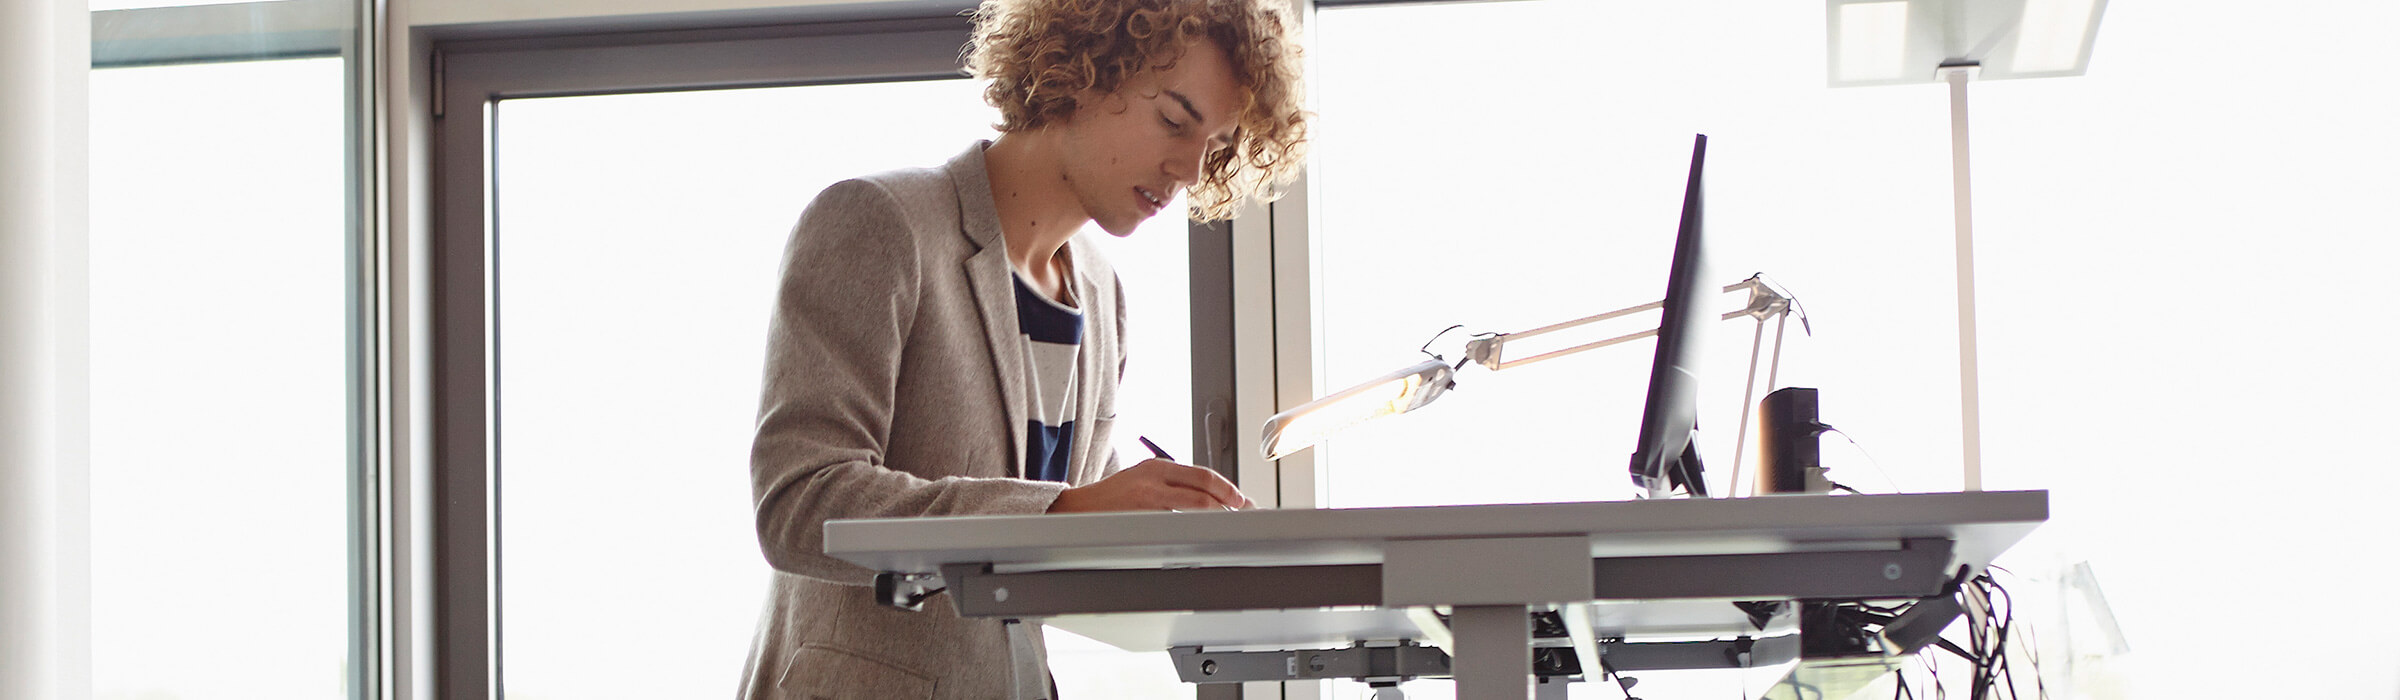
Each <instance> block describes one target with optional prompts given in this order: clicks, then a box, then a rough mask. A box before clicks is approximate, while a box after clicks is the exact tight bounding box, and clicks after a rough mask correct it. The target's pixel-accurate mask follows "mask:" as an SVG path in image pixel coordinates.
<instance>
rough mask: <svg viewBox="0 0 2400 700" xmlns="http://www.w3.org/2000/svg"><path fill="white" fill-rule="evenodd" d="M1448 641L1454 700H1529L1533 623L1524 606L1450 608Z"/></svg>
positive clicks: (1530, 694)
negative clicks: (1455, 685) (1453, 682)
mask: <svg viewBox="0 0 2400 700" xmlns="http://www.w3.org/2000/svg"><path fill="white" fill-rule="evenodd" d="M1450 639H1451V643H1450V675H1451V677H1452V678H1454V679H1456V680H1457V681H1458V700H1531V698H1532V696H1533V691H1532V682H1533V623H1532V621H1531V620H1529V619H1527V616H1526V609H1525V606H1522V605H1460V606H1456V607H1453V608H1451V609H1450Z"/></svg>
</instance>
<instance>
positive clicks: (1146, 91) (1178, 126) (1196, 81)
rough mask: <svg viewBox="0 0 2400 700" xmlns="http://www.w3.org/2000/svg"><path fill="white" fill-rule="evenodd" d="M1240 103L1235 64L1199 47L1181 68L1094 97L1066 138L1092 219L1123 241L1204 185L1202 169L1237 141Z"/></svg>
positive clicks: (1071, 122)
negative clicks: (1196, 184) (1236, 113)
mask: <svg viewBox="0 0 2400 700" xmlns="http://www.w3.org/2000/svg"><path fill="white" fill-rule="evenodd" d="M1239 99H1240V92H1239V88H1237V87H1235V85H1234V82H1233V64H1232V62H1230V61H1228V60H1227V59H1226V58H1225V51H1224V49H1220V48H1217V45H1216V43H1215V42H1210V41H1205V40H1203V41H1196V42H1193V43H1192V44H1191V46H1190V47H1189V48H1187V49H1186V50H1185V51H1184V53H1183V58H1182V59H1180V60H1177V61H1176V62H1175V66H1174V67H1172V68H1169V69H1166V70H1155V69H1153V70H1149V71H1145V72H1143V73H1141V74H1139V75H1135V76H1133V77H1131V78H1128V79H1126V81H1125V83H1124V84H1123V85H1121V86H1119V89H1118V90H1117V92H1115V93H1111V94H1107V95H1096V96H1089V97H1087V98H1086V99H1084V100H1082V101H1081V103H1080V105H1079V106H1078V107H1077V108H1076V110H1075V113H1074V115H1073V116H1071V117H1069V118H1068V119H1067V121H1066V122H1065V123H1064V124H1061V125H1060V128H1061V129H1062V130H1063V133H1062V138H1061V141H1062V142H1063V144H1064V149H1063V150H1064V153H1065V156H1066V170H1065V173H1064V176H1065V178H1066V180H1067V185H1068V187H1069V188H1070V189H1072V190H1074V192H1075V198H1076V200H1077V201H1078V202H1080V203H1081V204H1082V205H1083V211H1084V213H1085V214H1087V215H1090V216H1091V217H1092V221H1093V222H1094V223H1097V224H1099V225H1100V228H1101V229H1102V230H1105V231H1107V232H1109V233H1110V234H1112V235H1116V236H1126V235H1129V234H1132V233H1133V229H1134V227H1135V226H1138V225H1140V224H1141V223H1142V222H1143V221H1146V220H1148V219H1149V218H1150V217H1151V216H1153V215H1155V214H1157V213H1158V212H1159V210H1160V209H1161V208H1163V207H1165V206H1166V204H1167V202H1168V201H1169V200H1172V199H1174V198H1175V196H1176V195H1177V194H1179V193H1181V192H1183V190H1184V189H1185V188H1188V187H1190V186H1192V184H1193V183H1194V182H1197V181H1198V180H1199V178H1200V163H1201V160H1202V159H1203V158H1206V157H1207V156H1208V154H1209V153H1212V152H1214V151H1216V149H1218V148H1222V147H1224V146H1225V145H1226V144H1227V143H1228V142H1229V141H1230V140H1231V139H1232V136H1233V129H1234V120H1233V109H1234V106H1235V105H1236V104H1237V102H1238V100H1239Z"/></svg>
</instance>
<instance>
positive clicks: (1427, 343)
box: [1417, 323, 1467, 360]
mask: <svg viewBox="0 0 2400 700" xmlns="http://www.w3.org/2000/svg"><path fill="white" fill-rule="evenodd" d="M1465 327H1467V324H1464V323H1453V324H1450V327H1449V328H1444V329H1442V332H1440V333H1435V334H1433V337H1431V338H1426V339H1425V344H1424V345H1419V346H1417V352H1421V353H1425V354H1427V355H1433V351H1431V350H1427V349H1426V348H1430V347H1433V341H1436V340H1441V339H1442V336H1445V335H1449V334H1450V332H1451V331H1455V330H1458V329H1461V328H1465ZM1433 359H1436V360H1439V359H1442V356H1440V355H1433Z"/></svg>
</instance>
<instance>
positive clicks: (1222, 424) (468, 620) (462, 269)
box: [390, 2, 1305, 698]
mask: <svg viewBox="0 0 2400 700" xmlns="http://www.w3.org/2000/svg"><path fill="white" fill-rule="evenodd" d="M971 6H972V5H971V3H960V2H943V3H937V4H933V5H925V4H919V3H890V4H889V6H883V7H868V8H865V9H859V8H857V7H851V8H819V9H814V10H810V11H806V12H801V13H798V14H792V13H780V12H779V13H768V14H763V15H762V14H756V13H751V14H744V15H741V16H739V17H733V18H728V17H724V16H721V15H705V14H697V15H679V16H672V17H665V18H662V17H658V16H649V17H642V18H635V19H627V20H621V21H612V20H602V19H578V20H568V21H554V22H536V23H520V24H514V25H507V26H477V27H463V28H461V27H452V28H443V29H420V30H418V31H417V32H415V36H412V37H411V41H410V47H409V50H410V51H411V52H412V54H418V55H422V56H423V57H424V58H425V59H426V61H425V63H424V65H429V67H430V68H431V71H430V73H427V74H426V75H425V78H426V80H425V81H424V82H423V83H421V85H422V86H423V87H422V92H417V93H414V95H413V97H414V98H415V99H414V100H412V102H413V103H414V104H413V109H414V110H416V111H415V113H413V114H409V115H404V116H405V117H406V118H407V119H409V120H410V122H409V126H408V128H407V129H406V130H405V131H406V132H407V136H408V137H411V138H423V139H425V141H426V142H427V143H428V144H429V145H428V150H427V152H426V153H425V156H426V160H427V162H428V164H429V165H430V167H428V168H425V169H424V170H423V171H422V174H424V175H425V177H426V178H427V179H426V180H423V181H411V182H409V183H408V184H409V185H410V186H413V187H422V188H423V190H421V191H422V192H423V194H422V195H416V196H421V197H423V198H424V199H421V200H420V199H414V198H411V199H409V200H408V201H409V205H410V211H409V212H407V213H406V214H407V215H414V216H422V217H425V219H426V220H427V221H428V222H429V228H430V230H429V231H426V232H423V233H422V234H419V235H421V237H422V240H421V241H419V242H416V243H412V244H411V245H410V247H409V250H408V251H407V252H406V253H405V254H404V255H405V256H406V264H408V265H409V266H410V267H411V268H413V269H416V270H418V272H415V273H403V274H402V275H400V276H399V277H398V278H397V279H400V280H402V281H401V282H398V283H397V288H395V289H393V290H392V291H391V294H392V295H393V298H394V299H397V300H403V301H401V302H399V303H398V304H396V305H395V306H396V307H398V308H396V309H395V311H394V312H393V313H395V315H397V316H402V317H406V318H409V319H410V321H409V322H410V323H411V324H412V325H415V326H416V327H417V328H418V329H419V330H417V331H416V332H415V333H414V334H413V335H412V336H411V337H410V338H408V339H404V340H402V341H401V345H403V346H405V348H404V349H405V352H406V353H407V354H406V355H404V356H406V357H413V358H415V359H414V360H413V361H412V362H400V364H408V365H412V366H413V367H414V369H413V370H412V371H414V372H421V373H422V376H421V377H420V378H417V379H413V380H404V381H407V382H408V383H409V384H410V386H409V398H408V400H409V401H411V402H422V403H423V404H424V405H425V406H426V407H427V408H426V409H425V410H424V411H423V412H416V411H408V410H402V411H401V412H400V413H401V414H402V415H406V416H407V417H408V420H409V425H408V426H406V427H405V428H403V430H405V431H406V432H408V433H409V434H410V435H414V436H417V437H416V438H414V439H413V440H411V441H410V443H411V444H412V445H414V449H416V450H420V451H422V452H423V454H422V456H419V457H417V458H416V459H415V460H413V463H412V464H411V466H410V467H408V468H409V469H411V470H412V476H410V477H408V479H407V482H408V483H407V488H410V489H413V490H415V492H417V493H422V494H423V496H422V497H418V498H414V499H412V500H411V501H410V504H409V510H410V515H409V520H408V521H407V522H406V523H405V524H402V525H400V526H399V527H400V529H404V530H405V532H394V533H392V536H393V537H395V538H400V537H405V538H408V539H409V541H410V542H411V545H410V546H411V548H412V549H411V552H412V554H411V558H412V560H414V561H415V562H417V563H416V564H415V566H416V568H415V569H414V570H411V571H410V572H408V573H403V574H401V575H400V576H396V577H395V578H394V579H393V580H392V581H391V583H392V585H393V586H394V587H395V589H396V592H395V594H394V595H393V596H392V601H393V602H392V604H393V605H394V606H395V608H396V611H395V612H394V615H395V619H399V618H407V619H408V620H409V621H408V622H407V623H404V627H405V628H406V629H404V630H402V631H400V634H404V635H406V637H407V638H406V639H401V638H395V639H393V640H392V644H393V646H394V647H395V648H397V649H400V650H402V654H401V658H400V659H399V660H397V661H395V662H393V666H394V667H393V668H392V669H391V671H390V672H391V673H392V674H393V683H394V684H395V685H400V686H404V687H403V689H402V691H401V692H398V693H395V694H394V695H393V697H443V698H497V697H499V695H500V685H499V683H500V678H501V665H502V664H503V663H504V660H503V659H502V658H500V642H499V635H500V634H501V633H502V631H501V629H500V615H499V605H500V601H499V597H498V596H499V590H500V577H501V576H502V572H501V571H500V567H499V561H500V559H499V551H498V542H499V536H498V527H499V524H498V523H499V515H500V514H499V513H498V504H499V493H500V489H501V488H503V486H502V484H503V483H504V482H505V479H504V476H503V473H502V471H503V470H502V468H501V467H500V465H499V464H498V452H499V451H498V441H499V440H500V439H502V437H501V432H500V426H499V425H498V424H497V421H498V418H497V417H498V415H499V413H498V406H499V403H500V401H501V400H502V397H500V396H499V395H498V391H497V381H496V376H497V374H496V373H497V372H498V371H499V368H498V366H497V365H498V356H499V353H498V347H497V343H498V342H500V339H499V333H498V330H497V326H496V319H495V318H494V310H495V309H496V307H497V304H496V303H495V301H496V300H495V299H494V290H495V288H496V280H497V278H496V276H495V275H496V274H497V273H498V271H497V269H496V267H495V263H494V261H495V256H494V250H495V245H496V238H495V224H494V218H493V216H492V198H493V192H492V187H491V184H490V183H489V182H487V173H489V172H490V167H491V163H492V160H491V159H492V156H491V154H492V146H493V144H492V134H493V133H495V132H494V129H495V126H496V124H495V105H496V104H497V101H498V100H501V99H510V98H522V97H559V96H580V95H605V94H625V93H639V92H658V91H676V90H704V89H733V88H754V87H783V86H801V85H826V84H842V83H857V82H881V81H900V80H924V79H936V78H951V77H957V76H958V75H959V74H960V72H961V70H962V68H961V65H960V57H959V47H961V46H963V45H964V44H965V43H966V41H967V39H968V35H969V30H970V29H971V25H970V24H969V23H968V22H967V20H966V19H965V18H964V17H963V16H962V15H961V12H962V11H963V10H966V9H968V8H970V7H971ZM403 145H404V146H405V144H403ZM405 195H406V193H404V196H405ZM395 227H396V228H402V229H405V228H406V222H402V223H400V224H396V225H395ZM1226 227H1227V223H1226V222H1220V223H1218V224H1214V225H1203V224H1192V225H1191V226H1190V228H1189V231H1190V239H1189V240H1190V250H1191V265H1192V283H1191V284H1192V299H1193V302H1192V303H1193V308H1192V330H1193V334H1192V338H1193V340H1192V343H1193V357H1192V363H1193V377H1194V380H1193V381H1194V387H1193V409H1192V415H1193V421H1194V433H1193V435H1194V439H1195V442H1197V443H1200V444H1202V445H1207V446H1210V447H1212V448H1214V449H1213V450H1212V454H1213V455H1214V456H1213V457H1202V458H1197V459H1196V461H1200V462H1202V463H1203V464H1204V465H1206V466H1212V467H1215V468H1217V469H1219V470H1220V471H1223V472H1226V473H1227V475H1228V476H1232V477H1237V478H1238V477H1241V476H1252V478H1254V479H1262V478H1263V479H1267V480H1269V481H1270V482H1272V481H1273V477H1272V475H1266V476H1259V475H1256V474H1255V473H1254V472H1253V471H1250V470H1247V469H1237V468H1236V467H1235V466H1234V465H1235V462H1236V459H1235V457H1234V455H1237V454H1251V453H1250V452H1249V451H1247V450H1243V449H1239V446H1238V445H1237V441H1236V440H1234V439H1233V435H1235V434H1236V432H1237V431H1235V430H1234V429H1233V426H1234V425H1236V424H1239V423H1240V422H1241V421H1240V419H1239V418H1237V416H1236V415H1235V414H1233V413H1232V411H1231V408H1230V407H1231V406H1233V405H1234V404H1235V403H1236V400H1237V399H1236V396H1237V394H1238V393H1239V392H1237V391H1236V386H1235V381H1234V380H1235V374H1236V373H1235V372H1234V371H1232V368H1233V366H1234V365H1235V362H1234V354H1235V343H1234V338H1235V336H1236V335H1237V334H1236V333H1235V332H1234V330H1235V328H1234V326H1235V325H1236V322H1235V320H1234V319H1235V317H1236V316H1237V315H1239V314H1237V313H1236V309H1237V308H1238V307H1237V306H1236V304H1235V301H1236V299H1235V297H1236V294H1235V293H1234V291H1233V289H1232V285H1233V284H1234V283H1235V279H1234V278H1235V276H1236V275H1233V274H1228V273H1229V272H1230V267H1231V265H1230V263H1229V261H1230V259H1231V258H1232V257H1233V256H1234V255H1235V253H1234V249H1235V248H1236V247H1238V244H1237V243H1236V241H1238V240H1240V238H1239V237H1240V236H1247V235H1252V234H1251V232H1249V231H1248V230H1242V229H1237V230H1235V231H1234V232H1233V233H1234V235H1233V236H1228V235H1227V229H1226ZM411 306H414V307H421V310H420V311H411V310H409V308H410V307H411ZM416 314H422V316H417V315H416ZM396 362H398V361H396ZM1259 418H1260V420H1263V419H1264V416H1263V415H1261V416H1260V417H1259ZM1247 460H1248V461H1249V462H1256V461H1257V458H1256V457H1255V456H1252V457H1248V458H1247ZM1267 492H1269V493H1272V492H1273V489H1267ZM1260 500H1262V501H1265V500H1267V499H1260ZM1304 502H1305V501H1304ZM1227 690H1229V689H1227ZM1222 692H1223V691H1222V690H1203V691H1202V697H1221V695H1220V693H1222Z"/></svg>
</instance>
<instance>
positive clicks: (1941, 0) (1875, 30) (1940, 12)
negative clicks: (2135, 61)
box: [1825, 0, 2108, 87]
mask: <svg viewBox="0 0 2400 700" xmlns="http://www.w3.org/2000/svg"><path fill="white" fill-rule="evenodd" d="M2107 5H2108V0H1826V2H1825V83H1826V85H1827V86H1830V87H1857V86H1864V85H1900V84H1909V83H1930V82H1939V81H1940V80H1941V79H1940V78H1938V77H1935V71H1936V70H1937V69H1939V68H1941V67H1943V66H1964V65H1972V66H1978V67H1979V68H1980V70H1979V72H1978V75H1977V76H1976V77H1977V78H1979V79H1982V80H2006V79H2010V78H2052V77H2064V76H2074V75H2083V72H2084V69H2085V68H2086V67H2087V66H2089V65H2090V63H2091V58H2092V40H2093V39H2094V38H2095V37H2096V36H2098V34H2099V31H2100V15H2101V13H2102V12H2103V11H2104V10H2106V9H2107Z"/></svg>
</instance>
